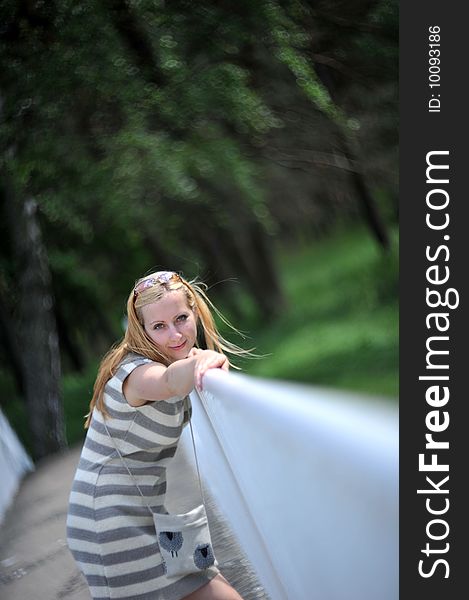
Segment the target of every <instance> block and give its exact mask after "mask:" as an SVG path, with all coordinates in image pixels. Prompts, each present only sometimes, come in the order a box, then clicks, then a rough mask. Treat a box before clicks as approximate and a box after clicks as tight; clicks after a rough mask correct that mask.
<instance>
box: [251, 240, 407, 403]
mask: <svg viewBox="0 0 469 600" xmlns="http://www.w3.org/2000/svg"><path fill="white" fill-rule="evenodd" d="M280 271H281V274H282V283H283V286H284V289H285V290H286V294H287V302H288V306H287V308H285V310H283V311H282V313H281V314H280V315H279V317H278V318H277V319H276V320H275V321H274V322H272V323H266V324H263V325H261V326H259V327H257V328H252V326H251V330H250V337H251V338H252V342H253V344H254V345H255V346H256V348H257V351H258V352H260V353H263V354H267V355H268V356H266V357H265V358H263V359H260V360H252V361H248V362H247V361H244V363H243V370H244V371H245V372H247V373H249V374H252V375H256V376H261V377H268V378H280V379H289V380H295V381H301V382H304V383H310V384H318V385H326V386H331V387H338V388H342V389H349V390H354V391H362V392H365V393H367V394H378V395H384V396H390V397H397V395H398V305H397V285H398V257H397V234H396V235H395V236H394V245H393V249H392V252H391V253H390V254H389V255H388V256H384V255H383V253H382V252H381V251H380V249H379V248H377V246H376V244H375V243H374V241H373V240H372V239H370V236H369V235H368V233H367V232H365V231H363V230H361V229H356V230H354V231H348V232H345V233H344V232H342V233H340V232H338V233H337V234H336V235H335V236H333V237H331V238H328V239H327V240H324V241H320V242H316V243H313V244H310V245H308V246H307V247H304V248H303V249H301V250H290V251H286V252H285V251H283V252H281V253H280Z"/></svg>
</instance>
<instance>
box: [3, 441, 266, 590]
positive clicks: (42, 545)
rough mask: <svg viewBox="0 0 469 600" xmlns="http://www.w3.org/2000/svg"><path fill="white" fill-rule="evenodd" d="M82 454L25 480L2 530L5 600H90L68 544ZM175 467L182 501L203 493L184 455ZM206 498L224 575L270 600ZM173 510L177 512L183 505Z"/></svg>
mask: <svg viewBox="0 0 469 600" xmlns="http://www.w3.org/2000/svg"><path fill="white" fill-rule="evenodd" d="M79 451H80V450H79V448H74V449H72V450H70V451H66V452H64V453H61V454H57V455H55V456H53V457H50V458H48V459H46V460H44V461H42V462H41V463H40V464H39V465H38V466H37V469H36V471H35V472H33V473H31V474H29V475H28V476H27V477H26V478H25V479H24V480H23V482H22V485H21V487H20V490H19V492H18V494H17V496H16V498H15V501H14V502H13V505H12V506H11V507H10V509H9V510H8V512H7V514H6V515H5V519H4V521H3V524H2V527H1V528H0V600H64V599H66V600H90V595H89V592H88V588H87V585H86V582H85V579H84V577H83V576H82V575H81V573H80V572H79V571H78V570H77V567H76V565H75V562H74V561H73V558H72V556H71V554H70V552H69V550H68V548H67V545H66V541H65V518H66V510H67V502H68V495H69V492H70V486H71V482H72V478H73V475H74V473H75V468H76V465H77V462H78V458H79ZM173 462H174V470H173V471H172V472H171V473H169V474H168V482H171V480H170V479H169V478H170V477H172V478H173V479H172V481H174V482H175V486H177V489H178V491H179V490H180V491H181V494H180V497H187V493H188V491H189V490H194V489H197V487H196V483H195V474H194V472H193V469H192V468H190V467H189V465H188V463H187V461H186V460H185V457H184V456H183V454H182V453H178V456H177V460H175V461H173ZM168 488H169V483H168ZM172 489H174V488H172ZM205 496H206V505H207V513H208V516H209V521H210V529H211V533H212V541H213V545H214V549H215V554H216V556H217V559H218V561H219V563H220V570H221V572H222V573H223V575H224V576H225V577H226V578H227V579H228V581H229V582H230V583H231V584H232V585H233V587H235V588H236V589H237V590H238V592H239V593H240V594H241V596H242V597H243V598H244V599H245V600H268V596H267V594H266V592H265V591H264V590H263V588H262V587H261V586H260V584H259V582H258V581H257V578H256V576H255V574H254V572H253V571H252V568H251V566H250V564H249V562H248V561H247V559H246V558H245V556H244V555H243V553H242V551H241V549H240V547H239V546H238V544H237V542H236V540H235V538H234V536H233V534H232V532H231V531H230V530H229V526H228V525H227V523H226V522H224V520H223V519H222V518H221V516H220V514H219V512H218V511H217V509H216V507H215V506H214V505H213V502H212V501H211V498H210V496H209V494H208V492H207V490H205ZM168 508H169V509H170V510H174V509H177V502H175V503H174V505H169V506H168Z"/></svg>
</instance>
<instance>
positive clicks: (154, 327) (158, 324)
mask: <svg viewBox="0 0 469 600" xmlns="http://www.w3.org/2000/svg"><path fill="white" fill-rule="evenodd" d="M162 327H163V323H156V324H155V325H154V326H153V329H161V328H162Z"/></svg>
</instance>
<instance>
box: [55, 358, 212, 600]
mask: <svg viewBox="0 0 469 600" xmlns="http://www.w3.org/2000/svg"><path fill="white" fill-rule="evenodd" d="M148 362H151V361H150V359H148V358H145V357H143V356H139V355H137V354H129V355H128V356H127V357H126V358H125V359H124V361H123V362H122V363H121V365H120V366H119V368H118V370H117V371H116V374H115V375H114V376H113V377H112V378H111V379H110V380H109V381H108V383H107V384H106V387H105V392H104V402H105V404H106V407H107V410H108V412H109V415H110V416H109V417H108V418H107V420H106V425H107V427H108V429H109V432H110V434H111V435H112V437H113V440H111V439H110V438H109V436H108V435H107V433H106V430H105V428H104V426H103V416H102V413H101V412H100V411H98V410H97V409H95V410H94V412H93V416H92V420H91V424H90V427H89V429H88V432H87V436H86V440H85V443H84V445H83V450H82V453H81V457H80V461H79V463H78V467H77V471H76V474H75V478H74V481H73V485H72V490H71V493H70V500H69V508H68V515H67V543H68V547H69V548H70V551H71V552H72V554H73V557H74V558H75V560H76V562H77V563H78V566H79V568H80V570H81V571H82V572H83V574H84V575H85V577H86V579H87V581H88V585H89V588H90V593H91V596H92V598H93V600H110V599H111V598H120V600H179V599H181V598H183V597H184V596H186V595H187V594H190V593H191V592H193V591H194V590H196V589H197V588H199V587H201V586H202V585H204V584H206V583H207V582H208V581H210V579H212V578H213V577H215V575H217V573H218V572H219V571H218V569H217V568H216V567H214V566H212V567H210V568H209V569H207V570H205V571H201V572H200V573H197V574H193V575H189V576H185V577H182V578H171V579H169V578H168V577H166V575H165V573H164V569H163V565H162V561H161V555H160V552H159V548H158V545H157V539H156V534H155V528H154V524H153V517H152V515H151V514H150V511H149V509H148V506H150V507H151V508H152V510H153V511H155V512H163V513H165V512H167V511H166V509H165V507H164V500H165V493H166V467H167V466H168V463H169V461H170V460H171V459H172V457H173V456H174V454H175V452H176V447H177V443H178V441H179V437H180V435H181V432H182V428H183V426H184V424H185V423H186V422H187V421H188V419H189V412H190V401H189V398H187V400H185V399H183V398H180V397H174V398H169V399H168V400H165V401H158V402H152V403H149V404H145V405H144V406H139V407H136V408H135V407H132V406H130V405H129V404H128V403H127V401H126V399H125V397H124V395H123V393H122V384H123V382H124V380H125V378H126V377H127V376H128V375H129V374H130V373H131V372H132V370H133V369H135V368H136V367H138V366H139V365H142V364H144V363H148ZM113 441H114V442H115V443H116V444H117V445H118V447H119V450H120V452H121V454H122V455H123V456H124V457H125V461H126V463H127V465H128V466H129V468H130V470H131V471H132V474H133V475H134V477H135V479H136V480H137V482H138V485H139V487H140V489H141V491H142V493H143V495H144V496H145V500H146V502H147V504H148V506H147V505H146V504H145V501H144V499H143V498H142V497H141V496H140V494H139V492H138V490H137V488H136V486H135V484H134V483H133V481H132V479H131V478H130V476H129V474H128V472H127V471H126V470H125V467H124V466H123V464H122V462H121V460H120V458H119V456H118V454H117V452H116V449H115V446H114V445H113Z"/></svg>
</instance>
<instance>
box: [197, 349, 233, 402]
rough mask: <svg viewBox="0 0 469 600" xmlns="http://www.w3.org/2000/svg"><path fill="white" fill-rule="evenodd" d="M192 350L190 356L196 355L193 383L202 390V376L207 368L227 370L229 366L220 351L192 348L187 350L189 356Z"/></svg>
mask: <svg viewBox="0 0 469 600" xmlns="http://www.w3.org/2000/svg"><path fill="white" fill-rule="evenodd" d="M192 352H193V354H192V356H195V357H196V361H195V365H194V384H195V387H196V388H197V389H198V390H199V391H202V389H203V387H202V378H203V376H204V375H205V373H206V372H207V371H208V369H223V370H224V371H228V369H229V368H230V363H229V361H228V358H227V357H226V356H225V355H224V354H221V353H220V352H215V351H214V350H199V349H198V348H193V349H192V350H191V351H190V352H189V356H191V353H192Z"/></svg>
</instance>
